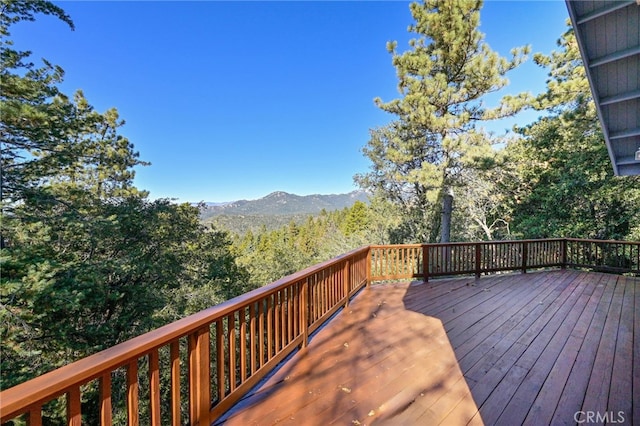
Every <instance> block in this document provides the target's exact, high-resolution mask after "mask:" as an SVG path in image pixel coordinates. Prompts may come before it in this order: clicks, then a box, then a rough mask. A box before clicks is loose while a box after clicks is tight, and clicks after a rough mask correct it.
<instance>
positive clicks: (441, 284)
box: [217, 270, 640, 425]
mask: <svg viewBox="0 0 640 426" xmlns="http://www.w3.org/2000/svg"><path fill="white" fill-rule="evenodd" d="M639 359H640V279H638V278H630V277H624V276H618V275H610V274H603V273H593V272H580V271H571V270H562V271H552V272H538V273H529V274H517V275H516V274H504V275H495V276H491V277H485V278H482V279H479V280H475V279H474V278H456V279H447V280H438V281H431V282H429V283H426V284H425V283H421V282H413V283H408V282H404V283H392V284H384V285H375V286H372V287H371V288H369V289H365V290H363V291H362V292H361V293H360V294H359V295H358V296H357V297H356V298H355V299H354V300H353V301H352V303H351V305H350V306H349V308H347V309H346V310H343V311H341V312H340V313H339V314H338V315H337V316H336V317H335V318H334V319H333V320H332V321H330V322H329V323H328V324H327V325H326V326H325V327H324V328H322V329H321V330H320V331H319V332H318V333H317V334H316V335H315V336H314V337H313V339H312V340H311V342H310V344H309V346H308V347H307V348H305V349H302V350H300V351H298V352H297V353H295V354H294V355H293V356H292V357H291V358H290V359H289V360H288V361H287V362H286V363H284V364H283V365H282V366H281V367H280V369H279V370H277V371H276V372H275V373H274V374H273V375H272V376H271V377H269V378H268V379H266V380H265V381H263V382H262V383H261V384H260V385H259V386H257V387H256V388H255V389H254V390H253V391H252V392H250V393H249V394H248V395H246V396H245V397H244V398H243V399H242V400H241V401H240V402H239V403H238V404H237V405H236V406H235V407H234V408H232V409H231V410H230V411H229V412H228V413H227V414H226V415H224V416H223V417H222V418H221V419H219V420H218V422H217V423H224V424H230V425H234V424H238V425H251V424H261V425H264V424H274V423H296V424H317V425H326V424H342V425H345V424H356V425H358V424H360V425H365V424H367V425H369V424H394V425H395V424H409V425H413V424H446V425H459V424H483V423H484V424H509V425H513V424H521V423H522V424H535V425H540V424H550V423H554V424H575V423H577V422H580V423H584V422H586V421H588V420H592V421H598V422H599V423H604V422H608V423H618V424H634V421H635V422H639V421H640V402H638V401H639V398H638V396H639V395H640V362H638V361H637V360H639ZM634 360H635V363H634ZM634 400H635V404H634ZM636 424H637V423H636Z"/></svg>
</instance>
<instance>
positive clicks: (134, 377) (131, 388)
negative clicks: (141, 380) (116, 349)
mask: <svg viewBox="0 0 640 426" xmlns="http://www.w3.org/2000/svg"><path fill="white" fill-rule="evenodd" d="M127 420H128V422H129V423H128V424H129V426H138V424H139V422H140V418H139V414H138V360H137V359H134V360H132V361H130V362H129V364H128V365H127Z"/></svg>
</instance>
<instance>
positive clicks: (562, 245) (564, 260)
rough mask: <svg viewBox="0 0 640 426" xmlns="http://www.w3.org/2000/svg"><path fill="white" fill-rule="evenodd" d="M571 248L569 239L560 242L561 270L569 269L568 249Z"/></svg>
mask: <svg viewBox="0 0 640 426" xmlns="http://www.w3.org/2000/svg"><path fill="white" fill-rule="evenodd" d="M568 246H569V239H568V238H563V239H562V240H560V256H561V261H560V268H562V269H567V247H568Z"/></svg>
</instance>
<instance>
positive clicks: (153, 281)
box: [0, 0, 640, 418]
mask: <svg viewBox="0 0 640 426" xmlns="http://www.w3.org/2000/svg"><path fill="white" fill-rule="evenodd" d="M481 6H482V4H481V2H434V1H427V2H424V3H414V4H412V5H411V11H412V14H413V17H414V19H415V21H416V22H415V23H414V25H412V26H411V27H410V31H412V32H413V33H415V34H416V35H417V38H416V39H415V40H413V41H412V42H411V45H410V47H411V49H410V50H409V51H407V52H404V53H398V52H397V46H396V45H395V44H394V43H392V44H390V46H389V51H390V52H391V54H392V58H393V64H394V66H396V68H397V69H398V75H399V79H400V82H399V88H400V93H401V97H400V98H399V99H397V100H393V101H390V102H387V103H384V102H382V101H377V104H378V105H379V106H380V108H382V109H383V110H385V111H388V112H390V113H392V114H393V115H394V116H395V119H394V120H393V121H392V122H391V123H389V125H387V126H385V127H382V128H377V129H374V130H372V131H371V140H370V142H369V144H368V145H367V146H366V147H365V149H364V154H365V155H366V156H367V157H368V158H369V159H371V162H372V167H371V171H370V172H369V173H367V174H362V175H359V176H357V177H356V181H357V182H358V183H359V184H360V185H361V187H362V188H363V189H365V190H367V191H368V192H369V193H370V194H371V199H370V202H369V203H368V204H365V203H362V202H356V203H355V204H354V205H353V206H352V207H350V208H346V209H343V210H339V211H333V212H326V211H324V212H322V213H321V214H319V215H318V216H316V217H309V218H307V219H305V220H304V221H291V222H290V223H289V224H287V225H285V226H282V227H280V228H278V229H275V230H274V229H267V228H266V227H264V228H261V229H257V230H256V229H250V230H248V231H247V232H244V233H241V234H236V233H231V232H227V231H224V230H221V229H219V228H217V227H212V226H204V225H202V224H201V222H200V219H199V216H198V215H199V211H198V208H196V207H193V206H189V205H187V204H175V203H172V202H170V201H168V200H150V199H149V198H148V196H147V193H146V192H145V191H142V190H140V189H138V188H136V187H135V186H134V184H133V179H134V170H133V168H134V167H135V166H141V165H145V164H146V163H144V162H143V161H142V160H140V158H139V155H138V153H137V152H136V151H135V149H134V146H133V144H132V143H131V142H130V141H128V140H127V138H125V137H124V136H122V135H121V134H120V129H121V127H122V125H123V124H124V122H123V121H122V119H121V118H120V117H119V116H118V113H117V111H116V110H115V109H111V110H108V111H106V112H104V113H100V112H97V111H95V109H94V108H93V107H92V106H91V105H90V103H89V101H88V100H87V99H86V98H85V96H84V94H83V93H82V92H80V91H79V92H77V93H76V94H74V95H73V96H67V95H65V94H64V93H62V92H61V91H60V89H59V85H60V83H61V82H62V79H63V76H64V72H63V70H62V69H61V68H60V67H58V66H55V65H53V64H50V63H48V62H46V61H44V62H43V63H42V64H40V65H35V64H34V63H32V62H31V58H30V53H29V52H23V51H17V50H15V49H14V48H13V44H12V42H11V38H10V37H11V33H10V29H11V26H12V25H13V24H15V23H17V22H20V21H32V20H34V19H35V17H36V15H37V14H48V15H52V16H55V17H57V18H59V19H61V20H62V21H64V22H66V23H67V24H68V25H69V26H70V27H71V28H72V29H73V22H72V21H71V18H70V17H69V16H67V15H66V14H65V12H64V11H63V10H62V9H60V8H59V7H57V6H55V5H53V4H52V3H50V2H47V1H29V2H16V1H12V0H2V3H1V6H0V7H1V8H2V10H1V13H0V36H1V39H0V43H1V45H0V46H1V53H0V60H1V61H2V62H1V67H0V83H1V90H0V113H1V118H2V120H1V123H0V132H1V138H2V158H1V166H2V171H1V179H2V182H1V188H2V194H1V203H2V204H1V207H2V222H1V239H0V243H1V249H0V262H1V268H2V274H1V289H0V339H1V340H2V345H3V348H2V358H1V366H0V379H1V383H0V387H1V388H2V389H5V388H8V387H11V386H13V385H15V384H17V383H20V382H22V381H25V380H28V379H29V378H32V377H35V376H37V375H39V374H42V373H43V372H45V371H49V370H51V369H53V368H56V367H58V366H61V365H63V364H66V363H69V362H71V361H73V360H75V359H78V358H81V357H83V356H86V355H88V354H90V353H94V352H97V351H99V350H101V349H104V348H106V347H109V346H112V345H114V344H116V343H118V342H121V341H123V340H126V339H128V338H131V337H133V336H135V335H138V334H140V333H143V332H145V331H147V330H150V329H153V328H156V327H158V326H159V325H161V324H164V323H167V322H169V321H173V320H175V319H177V318H180V317H183V316H185V315H187V314H190V313H193V312H196V311H198V310H200V309H202V308H204V307H207V306H210V305H213V304H216V303H219V302H221V301H223V300H227V299H229V298H231V297H233V296H235V295H238V294H241V293H243V292H246V291H248V290H249V289H252V288H255V287H257V286H261V285H264V284H267V283H269V282H272V281H274V280H277V279H279V278H281V277H283V276H285V275H287V274H290V273H293V272H295V271H298V270H300V269H303V268H305V267H307V266H310V265H312V264H314V263H317V262H320V261H324V260H327V259H329V258H331V257H333V256H335V255H338V254H340V253H343V252H345V251H348V250H350V249H353V248H356V247H358V246H362V245H365V244H382V243H409V242H436V241H446V240H448V239H451V240H453V241H471V240H490V239H510V238H544V237H583V238H601V239H610V238H614V239H634V240H638V239H640V179H639V178H638V177H624V178H618V177H614V176H613V173H612V169H611V166H610V163H609V159H608V156H607V151H606V147H605V144H604V140H603V137H602V134H601V131H600V128H599V124H598V120H597V117H596V113H595V108H594V105H593V101H592V99H591V97H590V91H589V87H588V84H587V80H586V78H585V74H584V69H583V68H582V64H581V61H580V57H579V53H578V49H577V45H576V42H575V38H574V37H573V33H572V31H571V29H569V30H568V31H567V33H565V34H564V35H562V37H561V39H560V40H559V44H558V51H556V52H553V53H552V54H551V55H549V56H545V55H541V54H537V55H535V56H534V60H535V61H536V63H538V64H539V65H540V66H543V67H546V68H547V69H548V70H549V79H548V82H547V90H546V91H545V92H544V93H541V94H539V95H537V96H533V95H528V94H527V95H516V96H512V97H506V98H504V100H503V102H502V103H501V105H499V106H498V107H497V108H495V109H487V108H484V106H483V104H482V103H481V101H480V100H481V98H482V96H483V95H484V94H486V93H489V92H492V91H495V90H498V89H500V88H501V87H503V86H504V84H505V81H504V74H505V73H506V72H507V71H509V70H510V69H512V68H514V67H515V66H517V65H518V64H519V63H520V62H521V61H522V60H523V59H524V57H523V55H524V54H525V53H526V49H522V50H517V51H516V52H515V54H514V56H513V57H512V58H511V59H509V60H507V59H503V58H499V57H498V56H497V55H496V54H495V53H494V52H492V51H491V50H490V49H489V47H488V46H487V45H486V44H484V42H483V37H482V34H480V33H479V32H478V31H477V26H478V24H479V13H480V9H481ZM446 46H449V47H450V48H449V49H447V48H446ZM443 93H445V94H447V96H444V95H442V94H443ZM443 100H446V102H444V101H443ZM438 102H439V103H438ZM522 108H535V109H537V110H539V111H541V112H542V113H543V115H542V117H541V118H539V119H538V120H537V121H535V122H534V123H532V124H530V125H528V126H525V127H522V128H519V129H517V134H516V135H515V136H514V137H512V138H511V139H510V140H509V141H508V142H507V143H506V146H505V147H504V148H503V149H494V148H492V145H493V144H495V143H496V142H503V143H504V140H502V139H493V137H494V136H492V135H490V134H487V133H485V132H483V131H482V130H481V129H480V128H478V127H477V123H478V122H479V121H481V120H485V119H493V118H498V117H501V116H506V115H510V114H513V113H514V112H515V111H517V110H519V109H522ZM454 194H455V197H453V195H454ZM85 403H90V401H89V400H87V401H85ZM59 408H60V407H52V408H51V409H50V410H51V412H49V413H48V414H47V415H48V416H49V417H51V418H54V417H55V416H56V410H58V409H59Z"/></svg>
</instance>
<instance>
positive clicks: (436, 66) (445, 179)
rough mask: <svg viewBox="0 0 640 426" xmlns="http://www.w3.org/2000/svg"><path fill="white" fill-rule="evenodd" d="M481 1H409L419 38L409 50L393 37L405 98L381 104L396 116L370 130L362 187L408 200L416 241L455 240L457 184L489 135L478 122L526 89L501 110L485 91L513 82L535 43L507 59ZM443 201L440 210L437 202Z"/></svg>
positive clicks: (479, 161)
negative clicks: (483, 16)
mask: <svg viewBox="0 0 640 426" xmlns="http://www.w3.org/2000/svg"><path fill="white" fill-rule="evenodd" d="M481 7H482V2H481V1H467V0H453V1H451V0H427V1H425V2H422V3H417V2H415V3H412V4H411V5H410V10H411V14H412V16H413V18H414V20H415V23H414V24H413V25H411V26H410V27H409V31H410V32H411V33H414V34H416V36H417V37H416V38H414V39H412V40H411V41H410V42H409V45H410V49H409V50H407V51H406V52H403V53H399V52H398V51H397V43H396V42H390V43H389V44H388V45H387V49H388V51H389V52H390V53H391V54H392V61H393V65H394V66H395V68H396V70H397V76H398V90H399V92H400V95H401V97H400V98H399V99H394V100H392V101H389V102H383V101H382V100H381V99H379V98H377V99H376V100H375V103H376V105H377V106H378V107H379V108H381V109H382V110H383V111H386V112H389V113H391V114H393V115H394V116H395V117H396V119H395V121H393V122H392V123H390V124H389V125H387V126H385V127H382V128H377V129H374V130H372V131H371V139H370V141H369V142H368V145H367V146H366V147H365V148H364V150H363V151H364V154H365V155H366V156H367V157H369V159H370V160H371V161H372V163H373V164H372V171H371V172H370V173H367V174H364V175H359V176H356V181H357V182H358V183H359V184H360V186H362V187H364V188H366V189H370V190H372V191H374V192H377V193H381V194H383V195H384V196H385V197H386V198H387V199H390V200H392V201H394V202H397V203H400V204H401V205H402V206H404V211H405V215H406V216H407V218H408V219H407V225H408V226H409V228H410V229H411V232H412V233H413V238H414V239H416V240H422V241H425V240H431V241H433V240H436V239H437V236H436V235H437V231H438V230H440V241H442V242H446V241H449V239H450V231H451V217H452V210H453V208H454V204H453V201H454V193H455V189H456V188H459V187H461V186H463V185H464V182H463V181H464V180H463V179H462V178H461V176H462V175H463V173H464V171H465V170H466V169H469V168H477V167H483V166H485V165H486V164H487V162H486V161H485V158H486V157H490V156H491V154H492V153H491V147H490V141H489V140H488V137H487V135H486V134H485V132H484V131H483V129H481V128H479V127H478V123H480V122H482V121H484V120H493V119H498V118H503V117H506V116H509V115H512V114H514V113H516V112H517V111H518V110H519V109H520V108H521V107H522V106H524V105H526V103H527V102H528V101H529V96H528V95H527V94H521V95H518V96H516V97H510V96H508V97H505V98H503V99H502V102H501V103H500V105H499V106H497V107H495V108H487V107H485V105H484V103H483V101H482V97H483V96H484V95H486V94H488V93H491V92H495V91H498V90H500V89H502V88H503V87H504V86H506V85H507V83H508V80H507V79H506V78H505V74H506V73H507V72H508V71H510V70H512V69H514V68H515V67H517V66H518V65H519V64H520V63H521V62H522V61H523V60H524V59H525V58H526V54H527V53H528V48H527V47H525V48H518V49H513V51H512V58H511V59H505V58H502V57H500V56H499V55H498V54H497V53H496V52H494V51H492V50H491V48H490V47H489V45H488V44H487V43H486V42H484V35H483V34H482V33H481V32H480V31H478V26H479V24H480V9H481ZM438 203H440V204H441V205H442V210H441V212H440V213H439V214H438V212H437V211H436V210H435V206H436V205H437V204H438Z"/></svg>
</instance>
